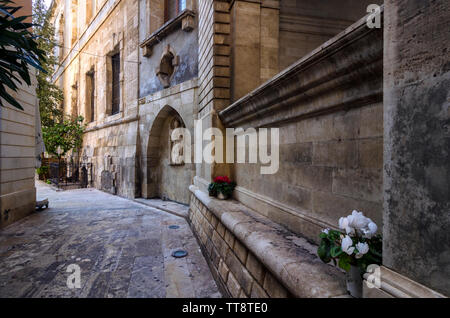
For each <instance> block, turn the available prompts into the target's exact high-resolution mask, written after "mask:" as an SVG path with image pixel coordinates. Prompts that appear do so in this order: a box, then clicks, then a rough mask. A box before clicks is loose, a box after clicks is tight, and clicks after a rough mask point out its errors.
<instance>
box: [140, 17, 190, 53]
mask: <svg viewBox="0 0 450 318" xmlns="http://www.w3.org/2000/svg"><path fill="white" fill-rule="evenodd" d="M194 26H195V12H194V11H192V10H189V9H186V10H183V11H182V12H181V13H180V14H179V15H178V16H176V17H175V18H173V19H171V20H169V21H167V22H166V23H165V24H164V25H163V26H162V27H160V28H159V29H158V30H156V31H155V32H153V33H152V34H151V35H150V36H149V37H148V38H147V39H145V40H144V41H143V42H142V43H141V44H140V45H139V46H140V47H141V48H142V49H143V55H144V56H145V57H150V56H151V55H152V53H153V50H152V47H153V46H155V45H156V44H158V43H159V42H161V39H163V38H164V37H166V36H168V35H169V34H171V33H172V32H174V31H175V30H177V29H179V28H181V29H182V30H183V31H185V32H190V31H192V30H193V29H194Z"/></svg>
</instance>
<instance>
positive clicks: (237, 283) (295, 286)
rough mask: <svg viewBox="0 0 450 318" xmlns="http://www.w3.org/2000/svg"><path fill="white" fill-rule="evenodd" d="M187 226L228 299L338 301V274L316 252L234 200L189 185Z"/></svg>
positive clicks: (340, 290) (342, 292) (343, 291)
mask: <svg viewBox="0 0 450 318" xmlns="http://www.w3.org/2000/svg"><path fill="white" fill-rule="evenodd" d="M190 190H191V192H192V195H191V201H190V211H189V221H190V223H191V227H192V229H193V232H194V233H195V234H196V236H197V238H198V241H199V243H200V246H201V247H202V251H203V254H204V256H205V257H206V259H207V261H208V263H209V265H210V268H211V271H212V273H213V276H214V277H215V279H216V281H217V283H218V284H219V286H221V289H222V291H223V293H224V294H225V295H228V296H231V297H240V298H243V297H251V298H264V297H275V298H278V297H282V298H286V297H341V296H345V295H347V292H346V289H345V287H344V281H345V279H344V275H343V273H342V272H341V271H340V270H338V269H337V268H335V267H333V266H331V265H327V264H324V263H322V261H320V259H319V258H318V257H317V255H316V250H317V247H316V246H314V245H311V244H309V243H307V242H306V240H305V239H304V238H301V237H297V236H295V234H293V233H291V232H289V231H287V230H286V229H285V228H283V227H281V226H279V225H278V224H276V223H273V222H271V221H270V220H268V219H267V218H264V217H261V216H258V214H257V213H255V212H254V211H253V210H251V209H249V208H246V207H244V206H243V205H241V204H239V203H237V202H236V201H220V200H217V199H214V198H210V197H208V195H206V194H205V193H204V192H202V191H201V190H199V189H198V188H197V187H195V186H191V187H190Z"/></svg>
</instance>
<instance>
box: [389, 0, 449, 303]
mask: <svg viewBox="0 0 450 318" xmlns="http://www.w3.org/2000/svg"><path fill="white" fill-rule="evenodd" d="M385 2H386V7H385V17H386V18H385V30H384V31H385V53H384V81H385V82H384V107H385V109H384V118H385V124H384V133H385V141H384V150H385V152H384V190H385V196H384V206H385V209H384V215H383V221H384V224H385V226H384V228H383V236H384V237H383V265H385V266H386V267H387V268H389V269H391V270H392V271H394V272H397V273H398V274H397V275H399V274H400V275H404V276H406V277H408V278H410V279H412V280H414V281H416V282H418V283H420V284H423V285H425V286H427V287H429V288H432V289H434V290H436V291H438V292H440V293H442V294H444V295H446V296H450V280H449V277H450V252H449V251H450V236H449V231H448V228H449V227H450V213H449V211H450V191H449V189H450V160H449V151H450V129H449V123H450V112H449V109H450V108H449V105H450V104H449V87H450V72H449V70H450V68H449V66H450V64H449V57H450V55H449V54H450V53H449V48H448V39H449V37H450V29H449V28H448V25H449V23H450V13H449V12H450V2H448V1H423V2H422V1H419V2H418V1H393V0H389V1H385ZM394 278H395V276H394ZM403 281H404V280H403ZM391 282H394V283H395V284H396V285H400V286H401V289H405V287H408V286H409V285H408V284H404V283H401V282H402V280H400V279H397V280H394V279H393V280H392V281H391ZM391 284H392V283H391ZM407 289H409V288H407ZM411 289H412V288H411ZM414 292H415V290H414V291H413V292H412V293H414Z"/></svg>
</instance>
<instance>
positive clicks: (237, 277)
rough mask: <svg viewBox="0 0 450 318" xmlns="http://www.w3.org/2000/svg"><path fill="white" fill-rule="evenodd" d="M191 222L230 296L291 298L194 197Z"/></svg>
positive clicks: (219, 281)
mask: <svg viewBox="0 0 450 318" xmlns="http://www.w3.org/2000/svg"><path fill="white" fill-rule="evenodd" d="M189 221H190V222H191V224H192V227H193V229H194V231H195V233H196V235H197V237H198V239H199V241H200V242H201V246H202V247H203V253H204V256H205V257H207V258H208V261H209V263H210V266H211V269H212V272H213V275H214V278H215V280H216V282H218V283H219V284H220V285H221V287H222V290H224V291H225V294H226V295H227V296H230V297H235V298H238V297H239V298H243V297H252V298H266V297H288V296H289V292H288V291H287V290H286V288H284V287H283V285H281V284H280V283H279V282H278V281H277V280H276V279H275V278H274V277H273V275H272V274H270V272H269V273H268V272H267V270H266V269H265V268H264V266H263V265H262V264H261V262H260V261H259V260H258V259H257V258H256V257H255V256H254V255H253V254H252V253H251V252H249V251H248V249H247V248H246V247H245V246H244V245H243V244H242V243H241V242H240V241H239V240H238V239H236V237H235V236H234V234H233V233H232V232H230V231H229V230H227V229H226V228H225V226H224V225H223V223H221V222H220V221H219V220H218V219H217V217H216V216H214V215H213V214H212V213H211V211H209V210H208V208H206V206H205V205H203V203H202V202H201V201H199V200H198V199H196V198H195V196H194V195H191V203H190V213H189Z"/></svg>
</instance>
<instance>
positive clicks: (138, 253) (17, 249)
mask: <svg viewBox="0 0 450 318" xmlns="http://www.w3.org/2000/svg"><path fill="white" fill-rule="evenodd" d="M36 187H37V191H38V199H44V198H48V199H49V201H50V207H49V209H46V210H43V211H40V212H36V213H33V214H32V215H30V216H28V217H26V218H24V219H22V220H20V221H18V222H16V223H14V224H12V225H10V226H8V227H6V228H4V229H2V230H0V297H221V294H220V292H219V291H218V288H217V286H216V284H215V282H214V279H213V277H212V275H211V272H210V270H209V267H208V265H207V263H206V261H205V259H204V258H203V256H202V254H201V251H200V248H199V245H198V244H197V241H196V240H195V238H194V236H193V234H192V231H191V229H190V227H189V225H188V224H187V222H186V220H185V219H183V218H181V217H177V216H175V215H173V214H170V213H167V212H164V211H161V210H159V209H156V208H152V207H148V206H144V205H142V204H138V203H136V202H133V201H131V200H127V199H124V198H120V197H117V196H113V195H110V194H107V193H103V192H101V191H98V190H95V189H78V190H67V191H55V190H54V189H53V188H51V187H50V186H48V185H45V184H43V183H42V182H37V184H36ZM170 225H178V226H179V228H178V229H170V228H169V226H170ZM179 248H181V249H184V250H186V251H187V252H188V255H187V256H186V257H184V258H178V259H177V258H174V257H172V256H171V253H172V251H173V250H175V249H179ZM70 264H76V265H79V266H80V269H81V280H80V282H81V288H74V289H70V288H68V287H67V279H68V277H69V275H70V274H71V273H70V272H67V269H68V266H69V265H70Z"/></svg>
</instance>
